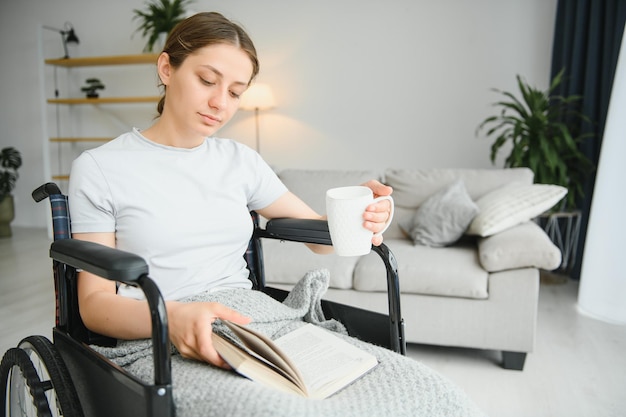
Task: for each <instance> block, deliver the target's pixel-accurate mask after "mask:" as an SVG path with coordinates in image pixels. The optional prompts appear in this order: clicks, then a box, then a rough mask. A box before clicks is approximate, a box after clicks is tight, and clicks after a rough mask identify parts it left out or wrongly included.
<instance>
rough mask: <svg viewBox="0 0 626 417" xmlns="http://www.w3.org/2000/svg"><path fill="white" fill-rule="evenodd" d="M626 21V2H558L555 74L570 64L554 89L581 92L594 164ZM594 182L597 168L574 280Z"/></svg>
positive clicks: (576, 274) (576, 271)
mask: <svg viewBox="0 0 626 417" xmlns="http://www.w3.org/2000/svg"><path fill="white" fill-rule="evenodd" d="M625 21H626V0H559V2H558V6H557V14H556V24H555V29H554V43H553V46H552V48H553V49H552V68H551V77H554V76H555V75H556V74H557V73H558V72H559V71H560V70H561V69H563V68H565V74H564V81H563V83H562V84H561V85H560V86H559V89H557V91H555V93H557V94H559V95H563V96H568V95H572V94H574V95H580V96H582V100H581V101H580V106H581V108H580V110H581V111H582V113H583V114H585V115H586V116H587V117H588V118H589V119H590V120H591V123H587V122H583V123H581V125H580V126H578V128H579V129H580V131H581V132H582V133H592V134H593V137H591V138H589V139H587V140H585V142H583V143H581V145H580V149H581V151H583V152H584V153H585V154H586V155H587V156H588V157H589V158H590V159H591V161H592V162H593V163H594V166H597V164H598V160H599V156H600V148H601V146H602V135H603V133H604V124H605V121H606V115H607V112H608V108H609V99H610V95H611V88H612V85H613V78H614V75H615V67H616V66H617V58H618V55H619V50H620V45H621V42H622V35H623V33H624V22H625ZM624 140H626V136H625V137H624ZM594 183H595V172H591V173H590V174H589V177H588V179H587V181H586V184H585V198H584V199H583V200H582V201H579V202H578V207H579V208H580V210H581V213H582V216H581V218H582V221H581V230H580V237H579V244H578V248H577V250H576V256H575V262H574V264H573V266H572V270H571V272H570V276H571V277H572V278H574V279H579V278H580V269H581V261H582V254H583V250H584V242H585V237H586V235H587V223H588V219H589V210H590V207H591V199H592V196H593V186H594Z"/></svg>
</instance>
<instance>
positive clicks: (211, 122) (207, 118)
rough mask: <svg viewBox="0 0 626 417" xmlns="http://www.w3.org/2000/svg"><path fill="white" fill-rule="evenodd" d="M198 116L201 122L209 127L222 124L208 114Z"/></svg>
mask: <svg viewBox="0 0 626 417" xmlns="http://www.w3.org/2000/svg"><path fill="white" fill-rule="evenodd" d="M198 114H199V115H200V117H201V118H202V121H203V122H204V123H205V124H207V125H209V126H215V125H217V124H220V123H221V122H222V120H221V119H220V118H219V117H217V116H212V115H210V114H204V113H198Z"/></svg>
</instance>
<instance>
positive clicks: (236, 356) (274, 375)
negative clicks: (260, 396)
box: [211, 333, 306, 396]
mask: <svg viewBox="0 0 626 417" xmlns="http://www.w3.org/2000/svg"><path fill="white" fill-rule="evenodd" d="M211 337H212V341H213V346H214V347H215V350H217V352H218V353H219V354H220V356H221V357H222V359H224V360H225V361H226V363H228V364H229V365H230V366H231V367H232V368H233V369H234V370H236V371H237V373H239V374H241V375H243V376H245V377H246V378H248V379H251V380H253V381H258V382H262V383H264V384H266V385H268V386H270V387H273V388H276V389H279V390H281V391H285V392H290V393H292V394H294V393H295V394H299V395H304V396H306V393H305V392H303V391H302V390H301V389H300V388H298V386H297V385H296V384H293V383H289V382H288V381H289V380H290V377H289V376H288V375H286V374H285V373H284V371H282V370H281V369H279V368H276V367H275V366H274V365H273V364H271V363H270V362H267V361H265V360H264V359H263V358H261V357H259V356H256V354H253V355H252V354H250V352H246V351H244V350H242V349H241V348H240V347H238V346H235V345H234V344H232V343H231V342H230V341H228V340H227V339H225V338H224V337H222V336H220V335H218V334H215V333H213V334H212V335H211Z"/></svg>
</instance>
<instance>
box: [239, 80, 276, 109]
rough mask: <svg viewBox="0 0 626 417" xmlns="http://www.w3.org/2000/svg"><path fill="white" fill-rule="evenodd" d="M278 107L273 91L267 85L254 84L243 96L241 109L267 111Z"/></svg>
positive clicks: (240, 104)
mask: <svg viewBox="0 0 626 417" xmlns="http://www.w3.org/2000/svg"><path fill="white" fill-rule="evenodd" d="M275 105H276V102H275V101H274V94H273V93H272V89H271V88H270V86H269V85H267V84H262V83H256V84H252V85H251V86H250V87H249V88H248V89H247V90H246V92H245V93H243V95H242V96H241V101H240V102H239V108H240V109H243V110H257V109H258V110H265V109H270V108H272V107H274V106H275Z"/></svg>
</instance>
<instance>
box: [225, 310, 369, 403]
mask: <svg viewBox="0 0 626 417" xmlns="http://www.w3.org/2000/svg"><path fill="white" fill-rule="evenodd" d="M223 323H224V324H226V326H228V328H230V329H231V330H232V331H233V333H234V334H235V335H236V336H237V337H238V338H239V340H240V341H241V342H242V343H243V345H245V347H246V349H242V348H240V347H239V346H236V345H235V344H233V342H231V341H229V340H228V339H226V338H224V337H222V336H220V335H218V334H215V333H213V346H214V347H215V349H216V350H217V352H218V353H219V354H220V355H221V356H222V358H223V359H224V360H225V361H226V362H227V363H228V364H229V365H230V366H231V367H232V368H233V369H234V370H235V371H237V372H238V373H240V374H241V375H243V376H245V377H247V378H249V379H251V380H253V381H257V382H260V383H263V384H266V385H268V386H271V387H274V388H277V389H280V390H283V391H287V392H291V393H296V394H299V395H302V396H305V397H309V398H319V399H321V398H326V397H328V396H330V395H332V394H334V393H335V392H337V391H339V390H340V389H342V388H343V387H345V386H346V385H348V384H350V383H351V382H352V381H354V380H356V379H358V378H359V377H361V376H362V375H364V374H365V373H366V372H368V371H369V370H370V369H372V368H374V367H375V366H376V365H377V364H378V361H377V360H376V357H375V356H373V355H371V354H370V353H367V352H365V351H363V350H361V349H359V348H357V347H356V346H353V345H351V344H350V343H348V342H346V341H344V340H342V339H341V338H339V337H337V336H335V335H333V334H332V332H330V331H328V330H325V329H322V328H320V327H317V326H314V325H313V324H306V325H304V326H302V327H300V328H298V329H296V330H294V331H293V332H291V333H288V334H286V335H284V336H282V337H281V338H279V339H276V340H273V341H272V340H271V339H270V338H268V337H267V336H265V335H263V334H260V333H259V332H256V331H254V330H252V329H250V328H248V327H245V326H241V325H238V324H235V323H232V322H229V321H223Z"/></svg>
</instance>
